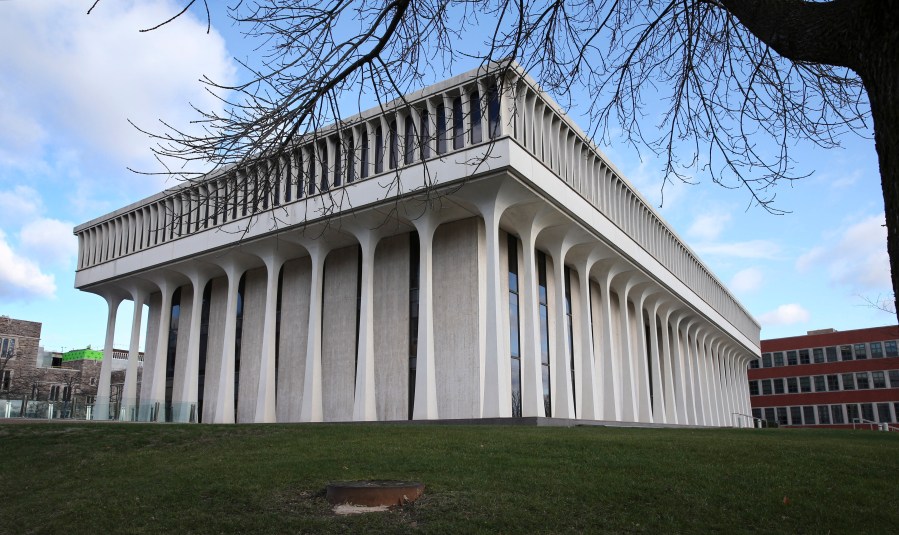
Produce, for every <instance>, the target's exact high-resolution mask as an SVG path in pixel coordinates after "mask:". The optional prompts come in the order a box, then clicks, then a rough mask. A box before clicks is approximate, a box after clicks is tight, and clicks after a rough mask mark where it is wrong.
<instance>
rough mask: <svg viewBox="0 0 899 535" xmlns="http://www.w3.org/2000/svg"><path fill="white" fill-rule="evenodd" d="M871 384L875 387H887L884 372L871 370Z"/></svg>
mask: <svg viewBox="0 0 899 535" xmlns="http://www.w3.org/2000/svg"><path fill="white" fill-rule="evenodd" d="M871 385H872V387H873V388H886V387H887V381H886V377H885V376H884V374H883V372H871Z"/></svg>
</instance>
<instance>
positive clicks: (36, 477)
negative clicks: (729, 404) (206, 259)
mask: <svg viewBox="0 0 899 535" xmlns="http://www.w3.org/2000/svg"><path fill="white" fill-rule="evenodd" d="M0 451H2V456H0V485H2V488H3V489H4V492H3V496H2V498H0V532H2V533H10V534H13V533H14V534H22V533H91V534H104V533H123V532H127V533H158V532H168V533H217V532H242V533H287V532H313V533H328V532H333V533H344V532H347V531H349V532H363V531H369V532H371V531H379V532H384V531H386V532H407V531H415V530H418V531H423V532H435V533H455V532H506V533H530V532H552V533H560V532H609V533H621V532H648V533H660V532H661V533H671V532H694V533H695V532H722V533H731V532H759V533H771V532H784V533H825V532H831V533H888V532H894V533H895V532H897V530H899V505H897V504H899V478H897V476H899V433H881V432H871V431H834V430H783V429H780V430H778V429H771V430H696V429H627V428H599V427H585V428H542V427H512V426H509V427H496V426H466V427H456V426H413V425H397V426H391V425H308V424H307V425H240V426H212V425H190V426H188V425H142V424H120V425H116V424H111V425H97V424H94V425H91V424H52V425H51V424H5V425H0ZM352 479H411V480H418V481H422V482H424V483H425V485H426V490H425V495H424V496H423V497H422V498H421V499H420V500H419V501H417V502H416V503H414V504H411V505H407V506H405V507H402V508H399V509H397V510H393V511H389V512H385V513H370V514H365V515H357V516H336V515H334V514H333V513H332V512H331V509H330V507H329V505H328V503H327V502H326V501H325V498H324V487H325V484H326V483H327V482H329V481H338V480H352ZM785 498H786V500H785Z"/></svg>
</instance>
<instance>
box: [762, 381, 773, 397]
mask: <svg viewBox="0 0 899 535" xmlns="http://www.w3.org/2000/svg"><path fill="white" fill-rule="evenodd" d="M771 393H772V390H771V379H765V380H763V381H762V395H765V396H770V395H771Z"/></svg>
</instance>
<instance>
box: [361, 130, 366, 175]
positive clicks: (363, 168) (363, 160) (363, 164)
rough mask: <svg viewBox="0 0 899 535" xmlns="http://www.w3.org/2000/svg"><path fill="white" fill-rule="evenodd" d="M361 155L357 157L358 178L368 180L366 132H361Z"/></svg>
mask: <svg viewBox="0 0 899 535" xmlns="http://www.w3.org/2000/svg"><path fill="white" fill-rule="evenodd" d="M360 148H361V149H362V150H361V152H362V154H360V155H359V176H360V177H362V178H368V130H362V147H360Z"/></svg>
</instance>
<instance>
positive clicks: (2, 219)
mask: <svg viewBox="0 0 899 535" xmlns="http://www.w3.org/2000/svg"><path fill="white" fill-rule="evenodd" d="M0 124H2V123H0ZM0 130H2V128H0ZM42 210H43V202H42V201H41V195H40V193H38V192H37V191H35V190H34V189H33V188H31V187H28V186H23V185H18V186H15V187H14V188H13V189H11V190H5V191H0V225H3V226H9V225H21V224H22V223H24V222H25V221H28V220H31V219H33V218H35V217H37V215H38V214H39V213H40V212H41V211H42Z"/></svg>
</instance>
